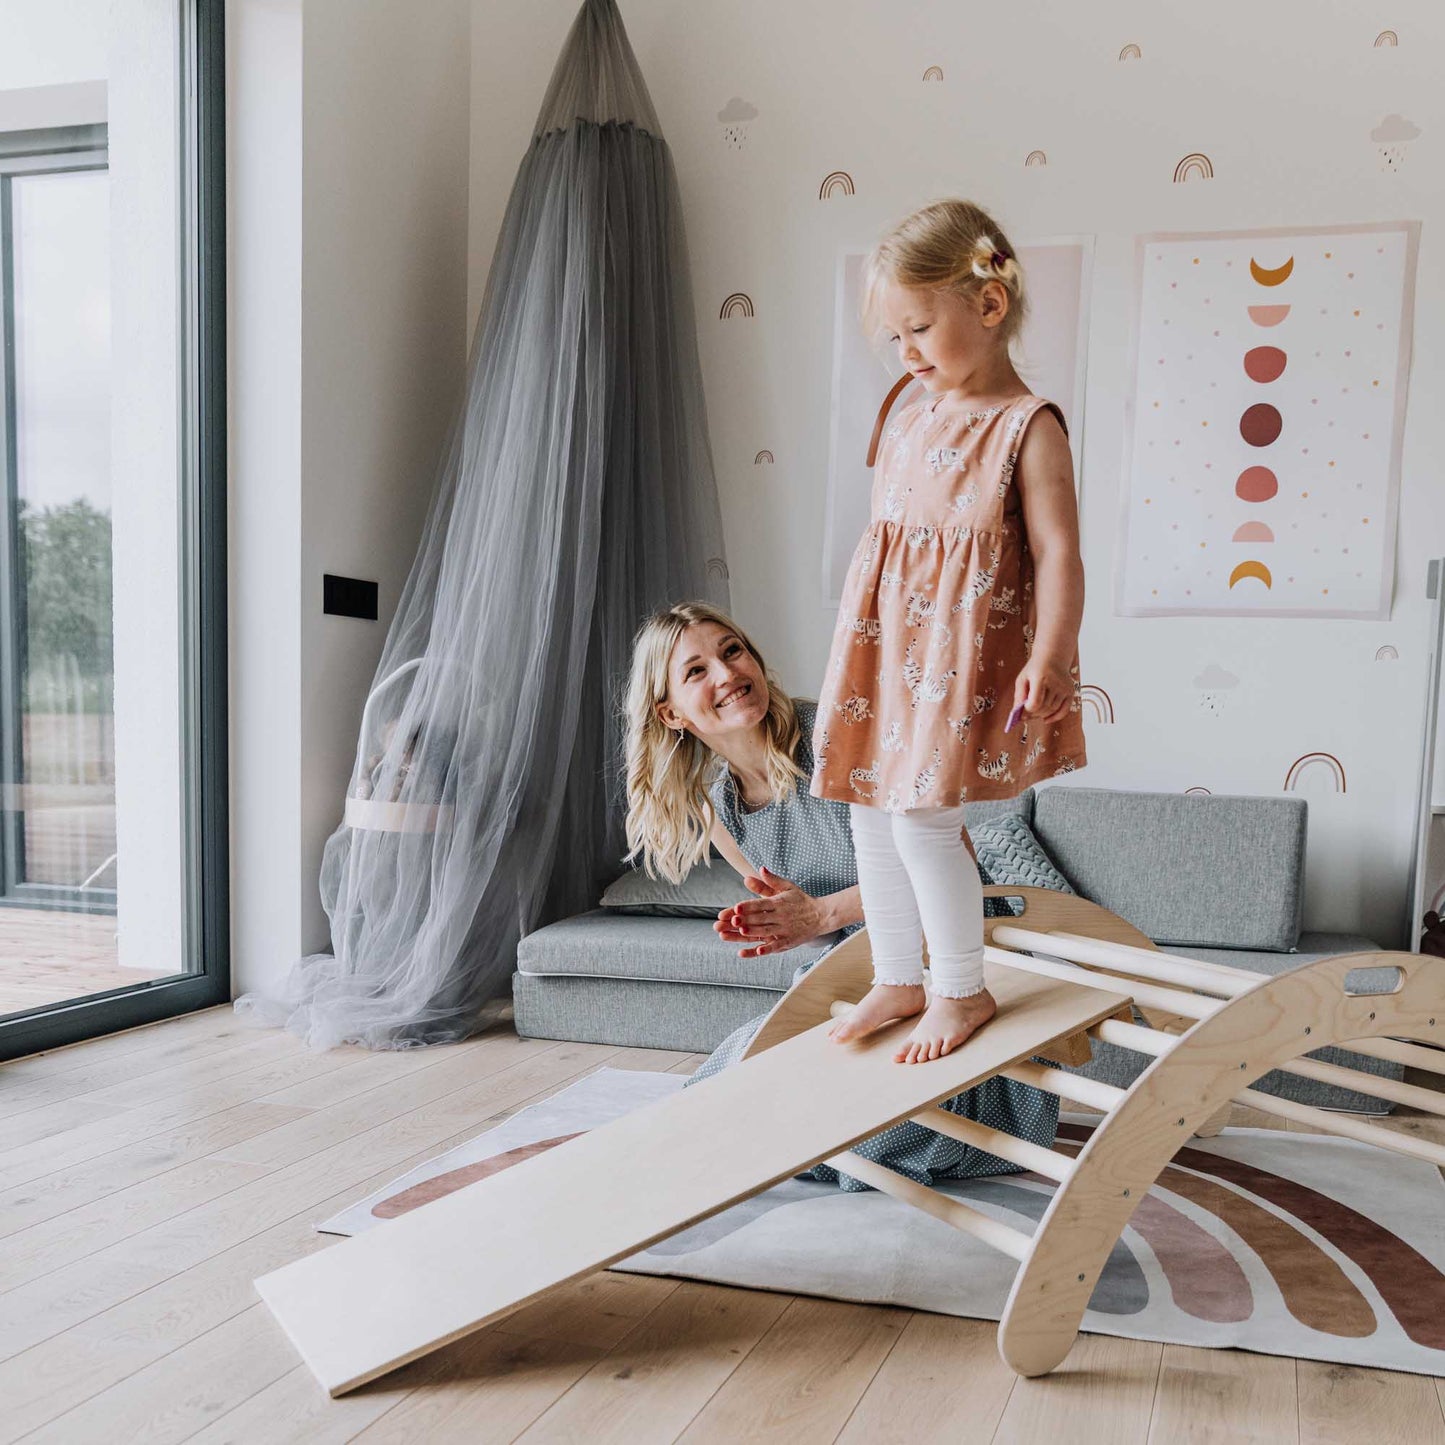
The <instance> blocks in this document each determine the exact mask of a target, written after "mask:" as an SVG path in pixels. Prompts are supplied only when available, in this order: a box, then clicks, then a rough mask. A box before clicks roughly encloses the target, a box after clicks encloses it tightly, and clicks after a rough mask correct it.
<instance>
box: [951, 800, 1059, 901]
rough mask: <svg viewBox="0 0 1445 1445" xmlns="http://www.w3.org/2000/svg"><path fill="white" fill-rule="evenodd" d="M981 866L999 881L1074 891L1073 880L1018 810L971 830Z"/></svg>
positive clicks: (971, 836) (1029, 886)
mask: <svg viewBox="0 0 1445 1445" xmlns="http://www.w3.org/2000/svg"><path fill="white" fill-rule="evenodd" d="M968 836H969V837H970V838H972V839H973V847H974V852H976V853H977V854H978V861H979V866H980V867H981V868H982V869H983V870H984V871H985V872H986V873H987V874H988V875H989V877H990V878H992V879H993V881H994V882H995V883H1003V884H1008V883H1013V884H1016V885H1017V886H1019V887H1022V888H1052V889H1053V890H1054V891H1055V892H1056V893H1073V892H1074V888H1073V886H1072V885H1071V884H1070V882H1069V880H1068V879H1067V878H1065V877H1064V875H1063V874H1062V873H1060V872H1059V870H1058V869H1057V868H1056V867H1055V866H1054V862H1053V859H1052V858H1050V857H1049V855H1048V854H1047V853H1045V852H1044V848H1043V844H1042V843H1040V842H1039V840H1038V839H1037V838H1035V837H1034V832H1033V829H1032V828H1030V827H1029V825H1028V824H1027V823H1026V822H1024V820H1023V819H1022V818H1021V817H1019V816H1018V815H1017V814H1016V813H1013V814H1005V815H1004V816H1003V817H999V818H993V819H990V820H989V821H988V822H986V823H979V824H977V825H976V826H974V827H971V828H970V829H969V830H968Z"/></svg>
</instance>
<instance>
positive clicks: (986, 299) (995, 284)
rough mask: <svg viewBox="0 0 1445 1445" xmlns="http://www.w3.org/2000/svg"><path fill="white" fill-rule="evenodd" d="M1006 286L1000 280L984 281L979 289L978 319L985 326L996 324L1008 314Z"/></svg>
mask: <svg viewBox="0 0 1445 1445" xmlns="http://www.w3.org/2000/svg"><path fill="white" fill-rule="evenodd" d="M1008 308H1009V295H1008V287H1007V286H1005V285H1004V284H1003V282H1002V281H985V282H984V283H983V286H982V288H981V289H980V291H979V297H978V319H979V320H980V321H982V322H983V324H984V325H985V326H990V327H992V326H997V325H998V324H999V323H1000V322H1001V321H1002V320H1003V319H1004V317H1005V316H1007V315H1008Z"/></svg>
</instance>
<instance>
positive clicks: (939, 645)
mask: <svg viewBox="0 0 1445 1445" xmlns="http://www.w3.org/2000/svg"><path fill="white" fill-rule="evenodd" d="M1044 407H1048V408H1049V409H1050V410H1051V411H1053V412H1054V414H1055V415H1056V416H1058V418H1059V422H1060V425H1062V424H1063V416H1062V414H1061V413H1060V412H1059V409H1058V408H1057V407H1056V406H1054V404H1053V403H1052V402H1047V401H1044V400H1043V399H1042V398H1040V397H1037V396H1023V397H1019V398H1018V399H1017V400H1015V401H1013V402H1009V403H1007V404H1006V405H1004V406H996V407H989V408H987V409H986V410H983V411H969V410H966V409H964V408H961V407H959V406H958V405H957V403H952V404H950V403H949V402H948V401H946V400H944V399H943V398H936V397H935V398H924V399H923V400H922V401H918V402H915V403H913V404H912V405H911V406H908V407H906V408H904V410H903V411H901V412H900V413H899V414H898V416H897V418H896V419H895V420H894V421H893V422H892V424H891V425H890V426H889V427H888V429H887V431H886V432H885V433H884V438H883V443H882V445H881V446H880V448H879V452H878V459H877V466H876V471H875V476H874V481H873V500H872V520H871V521H870V522H869V524H868V530H867V531H866V532H864V534H863V537H862V539H861V540H860V541H859V543H858V547H857V550H856V551H855V552H854V554H853V561H852V563H851V565H850V566H849V569H848V579H847V581H846V582H845V583H844V585H843V602H842V607H841V609H840V610H839V613H838V626H837V630H836V631H835V633H834V635H833V649H832V653H831V655H830V656H829V659H828V672H827V676H826V679H825V681H824V684H823V693H822V697H821V698H820V699H819V703H818V716H817V723H816V725H815V728H814V733H813V748H814V755H815V758H816V767H815V771H814V774H813V788H812V791H813V794H814V796H816V797H820V798H832V799H835V800H837V801H839V802H845V803H867V804H872V805H874V806H876V807H881V808H884V809H887V810H888V811H889V812H898V813H901V812H907V811H909V810H910V809H913V808H944V807H955V806H957V805H958V804H960V803H965V802H977V801H979V800H980V799H986V798H1011V797H1015V796H1016V795H1017V794H1019V793H1021V792H1023V791H1024V789H1025V788H1028V787H1030V786H1031V785H1032V784H1034V783H1037V782H1039V781H1040V780H1042V779H1044V778H1050V777H1055V776H1057V775H1058V774H1060V773H1070V772H1074V771H1075V770H1076V769H1078V768H1082V767H1083V766H1084V764H1085V762H1086V761H1087V759H1086V757H1085V753H1084V730H1083V722H1082V711H1081V707H1080V699H1079V659H1078V655H1077V653H1075V655H1074V657H1073V659H1072V662H1071V667H1070V672H1071V675H1072V676H1073V679H1074V701H1073V707H1072V709H1071V711H1070V712H1069V713H1068V714H1067V716H1065V717H1064V719H1063V720H1062V721H1061V722H1057V723H1053V724H1050V725H1049V726H1048V727H1046V728H1040V727H1039V726H1038V725H1037V724H1034V723H1031V722H1029V721H1028V719H1026V718H1022V719H1020V721H1019V722H1018V723H1017V724H1015V727H1014V730H1013V732H1012V733H1005V732H1004V724H1005V723H1006V722H1007V720H1008V713H1009V710H1010V708H1011V707H1012V705H1013V688H1014V680H1015V679H1016V678H1017V676H1018V674H1019V673H1020V672H1021V671H1022V670H1023V667H1024V664H1025V663H1026V662H1027V660H1028V656H1029V652H1030V650H1031V648H1032V646H1033V639H1034V566H1033V558H1032V556H1031V555H1030V553H1029V548H1028V539H1027V537H1026V535H1025V532H1024V521H1023V513H1022V509H1021V505H1020V499H1019V494H1018V490H1017V488H1016V487H1014V485H1013V474H1014V467H1015V465H1016V463H1017V461H1018V454H1019V448H1020V446H1021V445H1022V443H1023V437H1024V432H1025V430H1026V429H1027V427H1028V425H1029V422H1030V421H1032V419H1033V418H1034V417H1035V416H1036V415H1037V414H1038V412H1039V411H1040V410H1042V409H1043V408H1044Z"/></svg>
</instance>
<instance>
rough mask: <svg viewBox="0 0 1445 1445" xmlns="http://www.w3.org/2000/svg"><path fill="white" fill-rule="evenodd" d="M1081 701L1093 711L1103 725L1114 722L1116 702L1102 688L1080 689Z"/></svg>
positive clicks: (1088, 687) (1086, 687)
mask: <svg viewBox="0 0 1445 1445" xmlns="http://www.w3.org/2000/svg"><path fill="white" fill-rule="evenodd" d="M1079 701H1080V703H1081V704H1082V705H1083V706H1085V707H1086V708H1090V709H1092V710H1093V714H1094V717H1095V718H1096V719H1097V720H1098V721H1099V722H1101V723H1111V722H1113V721H1114V700H1113V699H1112V698H1111V697H1110V696H1109V694H1108V693H1107V692H1105V691H1104V689H1103V688H1102V687H1094V686H1092V685H1088V686H1085V687H1081V688H1080V689H1079Z"/></svg>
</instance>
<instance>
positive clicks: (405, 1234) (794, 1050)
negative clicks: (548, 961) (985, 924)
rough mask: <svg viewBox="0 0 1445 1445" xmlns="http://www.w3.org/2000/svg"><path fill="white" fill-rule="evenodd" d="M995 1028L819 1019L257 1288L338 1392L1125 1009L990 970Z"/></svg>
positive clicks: (1075, 989)
mask: <svg viewBox="0 0 1445 1445" xmlns="http://www.w3.org/2000/svg"><path fill="white" fill-rule="evenodd" d="M988 974H989V986H990V988H991V989H992V991H993V993H994V996H995V997H996V998H997V999H998V1002H999V1012H998V1015H997V1016H996V1017H995V1019H994V1020H993V1022H992V1023H990V1024H989V1025H988V1027H987V1028H985V1029H983V1030H982V1031H981V1032H980V1033H979V1034H978V1035H977V1036H976V1037H975V1038H973V1039H971V1040H970V1041H969V1042H968V1043H967V1044H965V1045H964V1046H963V1047H962V1048H960V1049H958V1050H956V1051H955V1052H954V1053H952V1054H950V1055H948V1056H947V1057H946V1058H943V1059H937V1060H935V1061H933V1062H932V1063H927V1064H915V1065H905V1064H895V1063H894V1062H893V1061H892V1054H893V1051H894V1050H895V1049H896V1048H897V1046H898V1044H899V1042H900V1041H901V1038H902V1037H903V1036H904V1035H905V1034H906V1033H907V1031H908V1029H909V1028H910V1025H909V1024H908V1023H907V1022H903V1023H899V1024H895V1025H893V1026H891V1027H890V1028H889V1029H887V1030H884V1031H883V1032H882V1033H880V1034H878V1035H875V1036H874V1038H873V1039H871V1040H867V1041H863V1042H859V1043H855V1044H849V1045H839V1044H835V1043H833V1042H831V1041H830V1040H829V1039H828V1037H827V1031H828V1025H827V1024H826V1023H825V1024H820V1025H818V1026H817V1027H815V1028H812V1029H810V1030H808V1031H807V1032H806V1033H802V1034H799V1035H797V1036H796V1037H795V1038H792V1039H788V1040H786V1041H784V1042H783V1043H780V1044H778V1045H776V1046H775V1047H773V1048H771V1049H769V1050H768V1051H767V1052H766V1053H763V1054H760V1055H758V1056H757V1057H755V1058H752V1059H749V1060H748V1061H747V1062H745V1063H743V1064H739V1065H736V1066H735V1067H733V1068H731V1069H728V1070H726V1071H724V1072H723V1073H721V1074H718V1075H716V1076H715V1077H714V1078H712V1079H709V1080H707V1081H706V1082H705V1083H702V1084H699V1085H697V1086H695V1087H693V1088H690V1089H686V1090H683V1091H680V1092H679V1093H677V1094H675V1095H673V1096H671V1097H669V1098H667V1099H663V1100H661V1101H659V1102H658V1103H656V1104H653V1105H651V1106H649V1107H647V1108H645V1109H641V1110H639V1111H638V1112H636V1113H633V1114H629V1115H627V1116H626V1117H624V1118H622V1119H618V1120H616V1121H615V1122H613V1123H611V1124H607V1125H604V1126H603V1127H601V1128H598V1129H594V1130H592V1131H591V1132H590V1133H587V1134H585V1135H583V1136H581V1137H580V1138H577V1139H574V1140H571V1141H569V1142H568V1143H566V1144H562V1145H559V1146H557V1147H556V1148H554V1149H551V1150H549V1151H547V1152H546V1153H545V1154H541V1155H539V1156H537V1157H536V1158H533V1159H529V1160H527V1161H526V1162H525V1163H522V1164H519V1165H517V1166H515V1167H514V1168H512V1169H508V1170H506V1171H505V1172H504V1173H501V1174H497V1175H493V1176H492V1177H491V1178H489V1179H484V1180H481V1181H479V1182H478V1183H476V1184H472V1185H469V1186H468V1187H467V1188H465V1189H461V1190H458V1191H457V1192H455V1193H453V1194H449V1195H446V1196H445V1197H443V1198H441V1199H437V1200H434V1201H433V1202H431V1203H430V1204H426V1205H423V1206H422V1207H421V1208H419V1209H416V1210H414V1211H412V1212H411V1213H410V1214H405V1215H402V1216H401V1217H399V1218H397V1219H394V1220H390V1221H388V1222H387V1223H385V1224H383V1225H381V1226H379V1227H378V1228H376V1229H373V1230H368V1231H367V1232H366V1233H365V1234H360V1235H356V1236H354V1237H353V1238H351V1239H347V1240H345V1241H343V1242H341V1243H339V1244H336V1245H333V1246H332V1247H331V1248H329V1249H325V1250H322V1251H321V1252H320V1253H318V1254H313V1255H309V1256H307V1257H306V1258H304V1259H300V1260H297V1261H296V1262H295V1263H293V1264H289V1265H286V1266H285V1267H284V1268H282V1269H279V1270H276V1271H274V1272H273V1273H271V1274H268V1275H264V1276H262V1277H261V1278H260V1279H258V1280H257V1281H256V1287H257V1289H258V1290H259V1291H260V1293H261V1296H262V1298H263V1299H264V1300H265V1301H266V1303H267V1304H268V1305H269V1306H270V1307H271V1310H272V1312H273V1313H274V1314H275V1315H276V1317H277V1319H278V1320H279V1321H280V1323H281V1325H282V1326H283V1327H284V1329H285V1330H286V1333H287V1334H288V1335H289V1336H290V1338H291V1340H292V1342H293V1343H294V1344H295V1345H296V1347H297V1349H298V1350H299V1351H300V1352H301V1356H302V1358H303V1359H304V1360H305V1361H306V1363H307V1365H308V1366H310V1368H311V1370H312V1371H313V1372H314V1373H315V1375H316V1377H317V1379H318V1380H320V1382H321V1383H322V1385H324V1386H325V1387H326V1389H327V1390H329V1391H330V1392H331V1394H333V1395H340V1394H344V1393H345V1392H346V1391H348V1390H352V1389H355V1388H356V1387H357V1386H358V1385H362V1384H364V1383H365V1382H366V1381H368V1380H371V1379H375V1378H376V1377H377V1376H378V1375H382V1374H385V1373H386V1372H387V1371H388V1370H392V1369H394V1368H396V1367H397V1366H399V1365H403V1364H405V1363H406V1362H407V1361H409V1360H414V1359H416V1358H417V1357H418V1356H420V1355H424V1354H426V1353H427V1352H429V1351H431V1350H434V1349H437V1348H438V1347H440V1346H442V1345H444V1344H447V1343H449V1342H450V1341H452V1340H455V1339H458V1338H460V1337H461V1336H463V1335H466V1334H469V1333H470V1332H471V1331H473V1330H476V1329H479V1328H481V1327H482V1326H483V1325H485V1324H488V1323H489V1322H490V1321H492V1320H495V1319H499V1318H501V1317H502V1316H503V1315H506V1314H509V1313H511V1312H512V1311H513V1310H514V1309H517V1308H519V1307H520V1306H522V1305H524V1304H526V1303H528V1302H529V1301H531V1300H534V1299H536V1298H538V1297H539V1296H541V1295H544V1294H546V1293H547V1292H548V1291H549V1290H553V1289H556V1288H558V1287H559V1286H561V1285H564V1284H566V1283H568V1282H569V1281H571V1280H574V1279H578V1278H581V1277H582V1276H584V1275H587V1274H590V1273H592V1271H594V1270H597V1269H601V1268H604V1267H605V1266H607V1265H609V1264H612V1263H614V1262H615V1261H616V1260H619V1259H625V1258H626V1257H627V1256H628V1255H630V1254H633V1253H635V1252H636V1251H638V1250H640V1249H643V1248H645V1247H647V1246H648V1245H650V1244H652V1243H654V1242H655V1241H656V1240H659V1239H665V1238H666V1237H667V1236H668V1235H671V1234H676V1233H677V1232H678V1231H679V1230H681V1229H685V1228H687V1227H688V1226H689V1225H692V1224H695V1223H696V1222H697V1221H698V1220H700V1219H705V1218H707V1217H708V1216H709V1215H711V1214H716V1213H717V1212H718V1211H719V1210H722V1209H725V1208H727V1207H728V1206H729V1205H730V1204H735V1203H736V1202H737V1201H738V1200H740V1199H746V1198H748V1197H749V1196H750V1195H753V1194H757V1193H760V1192H761V1191H762V1190H764V1189H767V1188H769V1187H770V1186H771V1185H773V1184H776V1183H777V1182H779V1181H780V1180H782V1179H786V1178H788V1177H790V1176H791V1175H793V1174H795V1173H797V1172H798V1171H799V1170H801V1169H805V1168H807V1167H808V1166H810V1165H812V1164H814V1163H816V1162H818V1161H819V1160H820V1159H825V1158H828V1157H829V1156H830V1155H833V1154H837V1153H838V1152H839V1151H840V1150H843V1149H847V1148H850V1147H851V1146H852V1145H854V1144H856V1143H858V1142H859V1141H860V1140H862V1139H866V1138H868V1137H869V1136H871V1135H873V1134H876V1133H877V1132H878V1131H879V1130H881V1129H885V1128H887V1127H888V1126H889V1125H891V1124H894V1123H896V1122H898V1121H899V1120H901V1119H906V1118H908V1117H910V1116H911V1115H913V1114H916V1113H918V1111H919V1110H920V1109H923V1108H926V1107H927V1106H928V1105H930V1104H933V1103H936V1102H938V1101H939V1100H941V1099H946V1098H948V1097H950V1096H951V1095H953V1094H956V1093H958V1092H960V1090H962V1089H965V1088H968V1087H970V1086H971V1085H972V1084H974V1083H977V1082H979V1081H980V1080H983V1079H987V1078H990V1077H991V1076H992V1075H994V1074H996V1073H998V1072H999V1070H1000V1069H1003V1068H1005V1067H1007V1066H1008V1065H1010V1064H1012V1063H1014V1062H1015V1061H1017V1060H1019V1059H1026V1058H1028V1057H1029V1056H1030V1055H1031V1054H1034V1053H1036V1052H1037V1051H1038V1050H1039V1048H1040V1047H1041V1046H1042V1045H1043V1044H1045V1043H1047V1042H1048V1041H1049V1040H1051V1039H1055V1038H1058V1037H1060V1036H1062V1035H1067V1034H1076V1033H1078V1032H1079V1031H1080V1030H1082V1029H1084V1028H1087V1027H1088V1026H1089V1025H1091V1024H1093V1023H1095V1022H1097V1021H1098V1020H1100V1019H1103V1018H1107V1017H1109V1016H1110V1015H1111V1014H1113V1013H1115V1012H1117V1011H1118V1010H1119V1009H1120V1008H1121V1007H1122V1006H1123V1005H1124V1004H1125V1002H1126V1001H1127V1000H1126V998H1125V996H1124V995H1122V994H1117V993H1110V992H1106V991H1104V990H1103V989H1094V988H1088V987H1084V986H1081V985H1077V984H1065V983H1059V982H1056V981H1054V980H1050V979H1044V978H1038V977H1034V976H1031V975H1028V974H1024V973H1021V972H1016V971H1014V970H1013V969H1009V968H1005V967H991V968H989V970H988Z"/></svg>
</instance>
